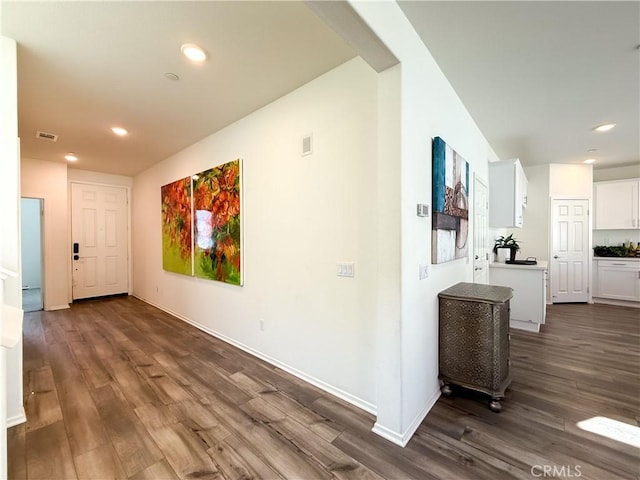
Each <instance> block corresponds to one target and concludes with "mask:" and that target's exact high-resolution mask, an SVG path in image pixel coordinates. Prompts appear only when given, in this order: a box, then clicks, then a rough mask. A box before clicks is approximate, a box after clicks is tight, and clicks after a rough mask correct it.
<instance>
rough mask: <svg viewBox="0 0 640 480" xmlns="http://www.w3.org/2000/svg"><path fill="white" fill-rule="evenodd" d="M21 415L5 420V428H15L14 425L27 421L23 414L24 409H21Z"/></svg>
mask: <svg viewBox="0 0 640 480" xmlns="http://www.w3.org/2000/svg"><path fill="white" fill-rule="evenodd" d="M20 410H21V413H19V414H18V415H14V416H13V417H9V418H7V428H11V427H15V426H16V425H20V424H21V423H24V422H26V421H27V415H26V414H25V412H24V407H22V408H21V409H20Z"/></svg>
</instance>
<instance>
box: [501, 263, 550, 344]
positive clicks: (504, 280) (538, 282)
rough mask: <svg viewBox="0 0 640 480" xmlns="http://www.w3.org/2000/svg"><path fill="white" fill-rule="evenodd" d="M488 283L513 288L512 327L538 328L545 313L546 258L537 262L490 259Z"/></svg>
mask: <svg viewBox="0 0 640 480" xmlns="http://www.w3.org/2000/svg"><path fill="white" fill-rule="evenodd" d="M489 283H491V285H501V286H505V287H510V288H512V289H513V298H512V299H511V320H510V324H511V327H512V328H517V329H519V330H527V331H530V332H539V331H540V325H542V324H543V323H544V322H545V319H546V315H547V262H544V261H540V262H538V264H537V265H515V264H505V263H492V264H491V265H490V266H489Z"/></svg>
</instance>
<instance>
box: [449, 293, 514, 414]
mask: <svg viewBox="0 0 640 480" xmlns="http://www.w3.org/2000/svg"><path fill="white" fill-rule="evenodd" d="M512 297H513V290H512V289H511V288H508V287H497V286H493V285H483V284H479V283H458V284H456V285H454V286H452V287H450V288H448V289H446V290H444V291H442V292H440V293H439V294H438V300H439V318H440V333H439V346H440V353H439V360H440V375H439V377H438V378H439V379H440V381H441V384H442V393H444V394H446V395H450V394H451V387H450V385H451V384H454V385H460V386H462V387H465V388H469V389H472V390H477V391H480V392H483V393H486V394H488V395H490V396H491V401H490V403H489V408H490V409H491V410H493V411H495V412H499V411H500V410H502V405H501V403H500V400H501V399H502V398H503V397H504V392H505V390H506V389H507V387H508V386H509V384H510V383H511V375H510V371H509V365H510V362H509V300H510V299H511V298H512Z"/></svg>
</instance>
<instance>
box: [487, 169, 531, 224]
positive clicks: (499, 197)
mask: <svg viewBox="0 0 640 480" xmlns="http://www.w3.org/2000/svg"><path fill="white" fill-rule="evenodd" d="M526 206H527V177H526V176H525V174H524V170H523V169H522V165H521V164H520V160H518V159H517V158H513V159H511V160H503V161H501V162H490V163H489V226H491V227H497V228H500V227H522V223H523V216H524V208H525V207H526Z"/></svg>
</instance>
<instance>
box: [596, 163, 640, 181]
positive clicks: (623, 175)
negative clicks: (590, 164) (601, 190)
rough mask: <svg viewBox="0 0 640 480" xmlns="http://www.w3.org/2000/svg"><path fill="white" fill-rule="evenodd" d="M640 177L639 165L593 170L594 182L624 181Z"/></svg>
mask: <svg viewBox="0 0 640 480" xmlns="http://www.w3.org/2000/svg"><path fill="white" fill-rule="evenodd" d="M639 177H640V163H638V164H636V165H626V166H624V167H612V168H598V169H595V168H594V170H593V181H594V182H605V181H608V180H625V179H627V178H639Z"/></svg>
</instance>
